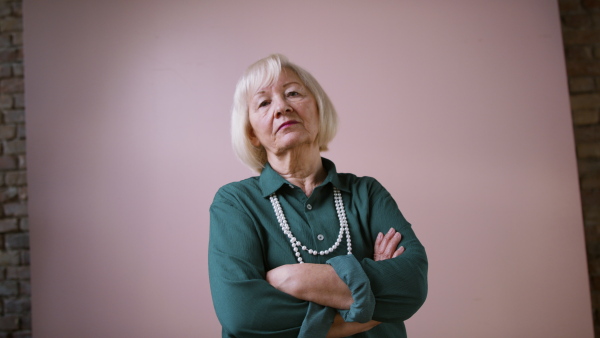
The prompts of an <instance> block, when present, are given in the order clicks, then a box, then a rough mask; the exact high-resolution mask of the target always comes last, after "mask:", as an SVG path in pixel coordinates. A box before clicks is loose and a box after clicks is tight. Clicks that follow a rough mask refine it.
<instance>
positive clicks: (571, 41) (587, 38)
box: [563, 29, 600, 45]
mask: <svg viewBox="0 0 600 338" xmlns="http://www.w3.org/2000/svg"><path fill="white" fill-rule="evenodd" d="M598 41H600V30H599V29H593V30H592V29H586V30H566V31H563V42H564V43H565V45H582V44H584V45H585V44H595V43H597V42H598Z"/></svg>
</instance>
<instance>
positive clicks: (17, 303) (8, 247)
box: [0, 0, 31, 338]
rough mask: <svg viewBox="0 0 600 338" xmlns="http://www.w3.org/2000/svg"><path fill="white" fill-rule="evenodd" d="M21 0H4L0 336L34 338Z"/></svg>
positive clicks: (0, 7)
mask: <svg viewBox="0 0 600 338" xmlns="http://www.w3.org/2000/svg"><path fill="white" fill-rule="evenodd" d="M21 4H22V1H21V0H18V1H17V0H13V1H7V0H0V110H1V114H0V203H1V206H2V207H1V208H0V338H2V337H21V338H24V337H31V297H30V294H31V292H30V283H29V281H30V280H29V230H28V225H27V176H26V173H25V168H26V164H25V110H24V104H23V39H22V32H23V20H22V10H21Z"/></svg>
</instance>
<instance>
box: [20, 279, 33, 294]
mask: <svg viewBox="0 0 600 338" xmlns="http://www.w3.org/2000/svg"><path fill="white" fill-rule="evenodd" d="M19 294H20V295H30V294H31V283H30V282H29V281H23V280H22V281H19Z"/></svg>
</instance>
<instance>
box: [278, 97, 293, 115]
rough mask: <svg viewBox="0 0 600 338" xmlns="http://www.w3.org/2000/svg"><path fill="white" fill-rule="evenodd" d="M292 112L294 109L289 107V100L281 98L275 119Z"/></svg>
mask: <svg viewBox="0 0 600 338" xmlns="http://www.w3.org/2000/svg"><path fill="white" fill-rule="evenodd" d="M291 111H292V107H291V106H290V105H289V103H288V102H287V100H285V99H284V98H281V97H280V98H279V99H278V100H277V102H276V106H275V117H280V116H281V115H283V114H286V113H289V112H291Z"/></svg>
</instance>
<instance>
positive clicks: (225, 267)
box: [209, 55, 427, 338]
mask: <svg viewBox="0 0 600 338" xmlns="http://www.w3.org/2000/svg"><path fill="white" fill-rule="evenodd" d="M336 126H337V115H336V112H335V110H334V108H333V105H332V103H331V102H330V100H329V98H328V97H327V94H325V92H324V91H323V89H322V88H321V86H320V85H319V83H318V82H317V81H316V80H315V78H314V77H313V76H312V75H311V74H309V73H308V72H307V71H306V70H304V69H302V68H300V67H299V66H297V65H295V64H293V63H291V62H289V61H288V60H287V59H286V58H285V57H284V56H282V55H271V56H269V57H267V58H264V59H262V60H259V61H258V62H256V63H255V64H253V65H251V66H250V67H249V68H248V69H247V70H246V72H245V74H244V76H243V77H242V78H241V79H240V81H239V82H238V85H237V88H236V91H235V96H234V105H233V114H232V139H233V147H234V149H235V152H236V154H237V156H238V157H239V158H240V159H241V160H242V161H243V162H244V163H245V164H247V165H248V166H249V167H250V168H252V169H254V170H255V171H257V172H258V173H260V176H257V177H251V178H248V179H246V180H243V181H240V182H234V183H230V184H227V185H225V186H223V187H222V188H221V189H219V191H218V192H217V194H216V196H215V198H214V201H213V203H212V205H211V207H210V216H211V218H210V245H209V276H210V285H211V292H212V296H213V302H214V307H215V310H216V313H217V317H218V318H219V321H220V322H221V325H222V327H223V331H222V332H223V337H325V336H327V337H347V336H352V337H379V338H381V337H406V330H405V327H404V321H405V320H407V319H408V318H409V317H410V316H412V315H413V314H414V313H415V312H416V311H417V310H418V309H419V308H420V307H421V305H422V304H423V302H424V301H425V297H426V294H427V257H426V255H425V250H424V248H423V246H422V245H421V243H420V242H419V240H418V239H417V237H416V236H415V234H414V232H413V230H412V229H411V225H410V224H409V223H408V222H407V221H406V220H405V219H404V217H403V216H402V213H400V210H399V209H398V206H397V205H396V203H395V202H394V199H393V198H392V196H391V195H390V194H389V193H388V192H387V191H386V190H385V189H384V188H383V187H382V186H381V184H379V182H377V181H376V180H375V179H373V178H371V177H357V176H355V175H352V174H341V173H338V172H337V171H336V167H335V165H334V164H333V163H332V162H331V161H329V160H327V159H325V158H322V157H321V155H320V153H321V151H324V150H327V144H328V143H329V142H330V141H331V140H332V139H333V137H334V135H335V132H336ZM400 244H401V246H399V245H400ZM298 263H300V264H298Z"/></svg>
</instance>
